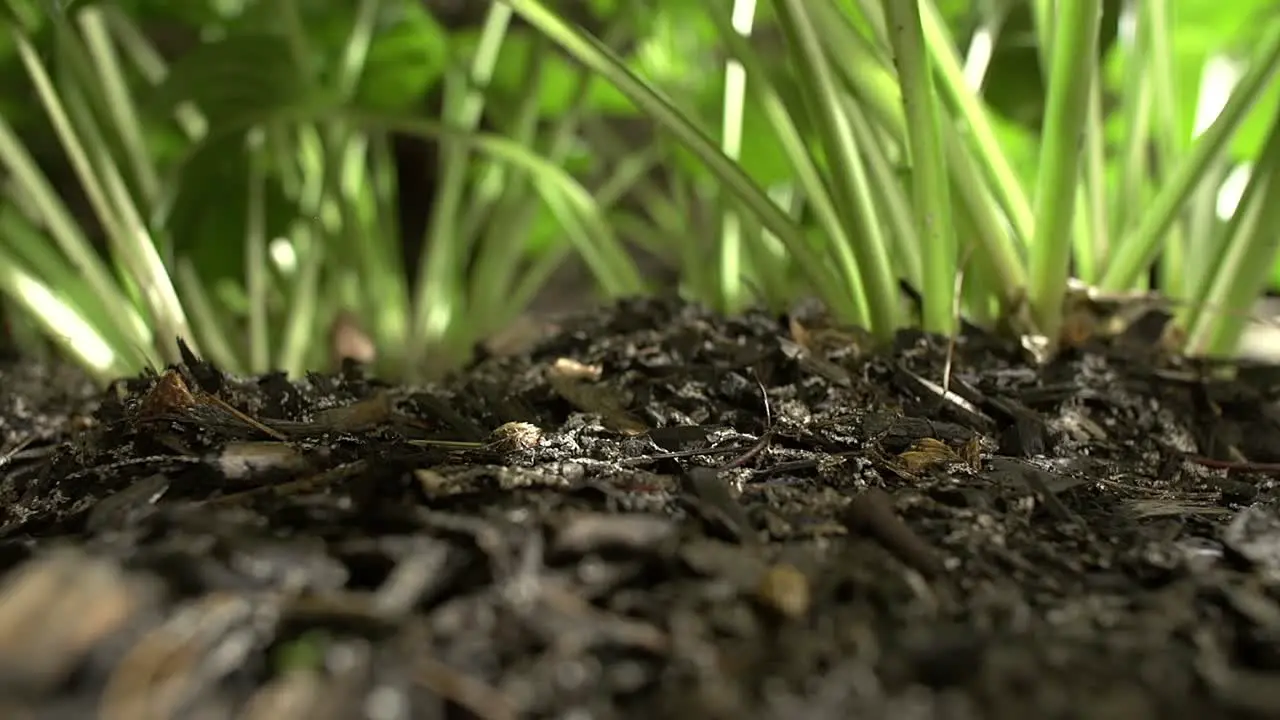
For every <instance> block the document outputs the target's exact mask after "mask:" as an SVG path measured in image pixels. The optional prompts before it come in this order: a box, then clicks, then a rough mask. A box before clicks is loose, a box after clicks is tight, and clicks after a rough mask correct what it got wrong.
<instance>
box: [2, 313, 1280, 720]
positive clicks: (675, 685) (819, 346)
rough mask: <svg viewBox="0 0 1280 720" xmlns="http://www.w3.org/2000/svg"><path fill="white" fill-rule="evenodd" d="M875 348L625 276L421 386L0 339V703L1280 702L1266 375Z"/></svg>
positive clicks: (1093, 719) (168, 714)
mask: <svg viewBox="0 0 1280 720" xmlns="http://www.w3.org/2000/svg"><path fill="white" fill-rule="evenodd" d="M861 346H862V345H861V344H860V341H859V339H858V338H857V337H856V335H853V334H849V333H841V332H835V331H832V330H830V329H824V328H822V327H821V326H820V324H819V323H817V322H815V321H813V320H809V319H799V320H798V321H796V322H793V323H787V322H780V321H779V320H778V319H776V318H770V317H766V316H762V315H761V316H748V317H746V318H742V319H737V320H731V321H724V320H718V319H715V318H713V317H712V316H710V315H708V314H704V313H702V312H700V311H697V310H693V309H689V308H683V307H676V306H672V305H665V304H660V303H650V302H646V303H634V304H629V305H625V306H623V307H622V308H620V309H619V310H618V311H617V312H616V313H613V314H609V315H606V316H602V317H596V318H594V319H586V320H583V321H581V322H576V321H575V322H572V323H569V324H567V326H566V329H565V332H564V333H563V334H561V335H559V336H557V337H555V338H554V339H552V340H549V341H547V342H545V343H543V344H542V345H541V346H539V347H538V348H537V349H535V350H534V351H533V352H532V353H530V354H528V355H525V356H521V357H508V358H493V359H488V360H485V361H483V362H481V363H480V364H479V365H478V366H477V367H475V368H474V369H472V370H471V371H469V372H468V373H467V374H465V375H464V376H463V377H461V378H459V379H458V380H456V381H454V382H451V383H446V384H442V385H440V386H438V387H431V388H424V389H415V390H408V389H401V388H396V387H385V386H381V385H379V384H378V383H376V382H373V381H369V380H366V379H363V378H362V377H361V376H360V374H359V373H357V372H354V371H350V372H347V373H345V374H343V375H341V376H333V377H318V376H317V377H312V378H310V379H308V380H306V381H301V382H297V383H288V382H286V381H284V380H283V379H281V378H278V377H267V378H262V379H253V380H236V379H232V378H223V377H221V376H220V375H219V374H218V373H217V372H216V371H214V370H213V369H212V368H209V367H207V366H204V365H202V364H200V363H198V362H190V363H188V366H187V367H184V368H183V369H182V370H181V371H180V372H177V371H171V372H169V373H166V374H165V375H163V376H162V377H161V378H159V379H157V378H148V379H142V380H138V381H135V382H131V383H128V384H122V385H120V386H119V387H117V388H114V389H113V390H112V391H111V392H108V393H107V394H106V395H102V394H100V393H96V392H94V391H93V390H92V389H91V388H88V387H86V386H85V384H84V383H83V382H82V381H80V380H78V379H77V378H76V376H75V375H74V373H70V372H66V371H61V370H53V369H50V368H47V367H35V366H30V365H22V364H17V365H12V366H9V367H8V368H7V369H5V370H4V374H3V376H2V377H0V430H2V431H3V437H2V439H3V441H4V446H3V448H0V450H3V453H4V454H3V456H2V459H0V463H3V464H2V465H0V585H2V588H0V705H2V706H3V707H0V717H4V718H32V719H35V718H80V717H100V718H108V719H116V718H118V719H121V720H124V719H126V718H128V719H133V718H198V719H205V718H209V719H215V718H232V717H240V718H262V719H264V720H265V719H268V718H270V719H272V720H275V719H288V718H298V719H302V718H308V719H310V718H321V719H323V718H333V719H335V720H338V719H345V718H366V717H367V718H378V719H380V720H381V719H388V720H391V719H397V718H437V717H439V718H444V717H449V718H460V717H480V718H487V719H490V720H501V719H504V718H523V717H531V718H532V717H545V718H582V719H584V720H585V719H587V718H600V719H602V720H603V719H608V718H632V717H634V718H649V717H667V718H726V719H728V718H779V719H782V718H796V717H803V718H813V719H817V718H848V717H857V718H886V719H887V718H893V719H907V718H949V719H955V720H961V719H965V718H1021V717H1037V718H1089V719H1090V720H1104V719H1106V718H1126V719H1133V718H1157V717H1159V718H1184V717H1185V718H1191V717H1223V718H1225V717H1259V718H1264V717H1280V511H1278V510H1277V508H1278V507H1280V505H1278V502H1280V501H1277V499H1276V495H1277V490H1276V483H1275V481H1274V480H1273V478H1272V475H1273V474H1274V473H1276V472H1277V470H1278V469H1280V465H1268V464H1267V463H1280V412H1278V411H1277V410H1276V407H1275V406H1274V405H1273V404H1272V401H1271V397H1270V394H1269V391H1270V389H1271V385H1272V384H1275V382H1276V381H1275V379H1274V377H1269V376H1268V373H1266V372H1264V371H1263V370H1254V371H1251V372H1249V373H1246V374H1245V376H1244V377H1243V379H1241V380H1239V381H1236V382H1234V383H1223V382H1213V383H1210V382H1204V381H1201V380H1199V379H1198V375H1197V373H1196V372H1194V371H1192V370H1189V369H1186V368H1180V367H1177V366H1171V365H1167V364H1164V365H1162V364H1160V363H1158V362H1155V361H1154V360H1152V359H1151V358H1146V357H1143V356H1142V354H1141V353H1140V352H1138V351H1137V350H1136V349H1135V348H1134V347H1131V346H1127V345H1125V344H1124V343H1112V344H1111V345H1110V346H1109V349H1108V350H1107V351H1106V352H1072V353H1069V354H1067V355H1066V356H1064V357H1063V358H1061V359H1060V360H1059V361H1057V362H1055V363H1054V364H1053V365H1051V366H1049V367H1047V368H1043V369H1038V370H1037V369H1032V367H1031V366H1030V365H1028V364H1027V363H1026V362H1025V361H1024V359H1023V358H1022V357H1021V355H1020V353H1019V352H1017V351H1016V349H1014V348H1010V347H1003V346H1001V345H1000V344H998V343H994V342H991V341H988V340H982V339H979V338H977V337H976V336H974V337H971V338H969V339H967V340H962V341H961V342H959V343H958V344H957V346H956V348H955V356H954V362H953V363H952V372H951V379H950V385H949V387H950V389H951V391H952V392H953V393H954V394H955V396H958V398H959V399H956V400H954V401H952V400H948V401H945V402H944V401H943V400H942V399H941V398H940V395H939V388H938V387H937V385H938V384H940V383H941V382H942V379H943V377H944V376H945V375H946V370H945V366H946V360H947V344H946V343H945V342H940V341H933V340H928V339H925V338H919V337H903V338H901V339H900V341H899V343H898V346H897V348H895V350H894V352H892V353H890V354H887V355H886V354H881V355H878V356H874V357H860V355H859V352H858V350H857V348H859V347H861ZM506 423H527V425H522V424H516V425H507V424H506ZM495 430H496V432H495ZM439 441H455V442H459V441H460V442H466V441H471V442H473V443H475V444H474V445H472V446H469V447H464V446H457V445H450V444H448V443H444V444H441V443H440V442H439Z"/></svg>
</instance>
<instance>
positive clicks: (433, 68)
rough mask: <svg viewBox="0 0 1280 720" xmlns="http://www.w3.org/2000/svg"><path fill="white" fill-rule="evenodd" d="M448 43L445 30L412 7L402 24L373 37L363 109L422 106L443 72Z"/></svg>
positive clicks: (361, 98) (363, 82)
mask: <svg viewBox="0 0 1280 720" xmlns="http://www.w3.org/2000/svg"><path fill="white" fill-rule="evenodd" d="M448 43H449V36H448V34H447V33H446V32H445V31H444V29H443V28H441V27H440V25H439V24H438V23H436V21H435V20H434V19H433V18H432V17H431V16H430V15H428V14H427V13H426V12H424V11H422V10H421V9H420V8H418V7H417V6H411V8H410V9H409V10H407V11H406V12H405V15H404V17H403V18H402V19H401V20H400V21H399V22H397V23H396V24H395V25H393V26H392V27H390V28H387V29H384V30H381V31H379V32H378V33H377V34H376V35H375V36H374V39H373V44H372V45H371V46H370V48H369V57H368V59H367V61H366V64H365V69H364V74H363V76H362V77H361V80H360V86H359V88H358V89H357V91H356V98H357V101H358V102H359V104H360V105H361V106H362V107H367V108H370V109H374V110H385V111H399V110H407V109H409V108H411V107H415V106H417V105H419V104H420V103H421V102H422V99H423V98H424V97H425V96H426V94H427V90H428V88H430V87H432V86H433V85H435V83H436V81H438V80H439V79H440V76H441V75H442V74H443V72H444V68H445V63H446V61H447V57H448Z"/></svg>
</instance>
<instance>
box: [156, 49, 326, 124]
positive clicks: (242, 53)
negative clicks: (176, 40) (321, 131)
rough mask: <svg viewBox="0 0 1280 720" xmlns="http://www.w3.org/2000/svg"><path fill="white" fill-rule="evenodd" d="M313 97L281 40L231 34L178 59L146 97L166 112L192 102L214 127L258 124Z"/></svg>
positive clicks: (306, 81)
mask: <svg viewBox="0 0 1280 720" xmlns="http://www.w3.org/2000/svg"><path fill="white" fill-rule="evenodd" d="M312 99H314V96H313V93H312V92H311V91H310V83H309V82H308V80H307V78H306V77H305V76H304V74H303V73H302V72H301V71H300V70H299V68H298V67H297V66H296V65H295V64H294V62H293V59H292V56H291V55H290V52H289V48H288V44H287V41H286V39H285V38H284V37H283V36H280V35H276V34H272V33H249V34H245V35H233V36H230V37H227V38H224V39H222V40H216V41H213V42H208V43H204V44H201V45H199V46H197V47H196V48H194V49H193V50H191V51H190V52H189V53H187V54H186V55H184V56H183V57H182V58H181V59H179V60H178V61H177V62H176V63H175V64H174V65H173V68H172V70H171V71H170V73H169V76H168V77H167V78H166V79H165V82H164V83H163V84H162V85H161V86H160V87H159V88H157V89H156V90H155V93H154V95H153V96H152V98H151V106H152V107H153V109H155V110H158V111H161V112H166V113H167V112H168V111H170V110H172V109H173V108H174V107H175V106H177V105H178V104H180V103H182V102H184V101H190V102H193V103H195V104H196V106H197V107H199V108H200V109H201V110H202V111H203V112H204V114H205V116H206V117H207V118H208V119H209V123H210V125H211V126H212V127H213V128H215V129H216V128H219V127H223V126H226V125H235V124H239V123H243V122H252V121H262V120H266V119H269V118H270V117H271V116H272V115H274V114H276V113H278V112H280V111H284V110H288V109H293V108H296V107H298V106H299V105H303V104H306V103H307V102H309V101H310V100H312Z"/></svg>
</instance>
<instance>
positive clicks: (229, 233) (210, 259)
mask: <svg viewBox="0 0 1280 720" xmlns="http://www.w3.org/2000/svg"><path fill="white" fill-rule="evenodd" d="M247 153H248V151H247V150H246V149H245V147H244V143H243V140H242V138H241V137H240V136H239V135H229V136H224V137H221V138H218V139H215V140H211V141H208V142H205V143H203V144H201V145H200V146H198V147H197V148H196V149H195V150H194V152H192V154H191V155H190V156H189V157H188V158H187V160H186V162H184V163H183V164H182V165H181V166H180V167H179V169H178V170H179V171H178V172H177V173H176V182H177V195H176V196H175V198H174V202H173V206H172V209H171V210H170V213H169V216H168V219H167V223H166V224H167V226H168V230H169V234H170V236H171V237H173V239H174V248H175V250H176V252H177V253H178V254H179V255H181V256H187V257H191V258H192V259H193V260H194V262H195V265H196V267H197V268H198V269H199V271H200V275H201V277H202V279H203V280H204V281H205V283H206V284H207V285H211V284H213V282H214V281H217V280H222V279H225V278H236V279H237V280H241V279H242V278H243V277H244V262H245V260H244V237H245V228H246V225H247V221H248V214H247V213H248V204H247V203H248V197H249V183H248V161H249V158H248V155H247ZM266 193H267V194H266V203H265V207H266V224H267V227H266V232H267V237H268V238H272V237H276V236H278V235H281V234H283V233H284V232H286V231H287V230H288V227H289V223H290V220H291V218H294V217H297V215H298V212H299V211H298V208H297V207H296V206H295V205H294V204H293V203H291V202H290V201H289V199H288V198H287V197H286V196H285V194H284V192H283V190H282V189H281V187H280V184H279V182H277V181H276V180H275V179H273V178H271V177H268V179H267V183H266Z"/></svg>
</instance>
